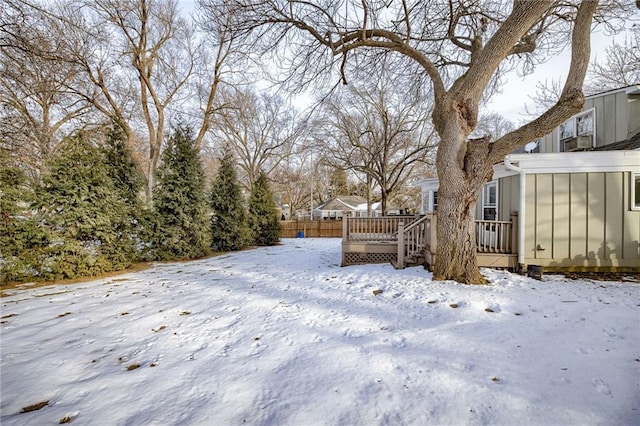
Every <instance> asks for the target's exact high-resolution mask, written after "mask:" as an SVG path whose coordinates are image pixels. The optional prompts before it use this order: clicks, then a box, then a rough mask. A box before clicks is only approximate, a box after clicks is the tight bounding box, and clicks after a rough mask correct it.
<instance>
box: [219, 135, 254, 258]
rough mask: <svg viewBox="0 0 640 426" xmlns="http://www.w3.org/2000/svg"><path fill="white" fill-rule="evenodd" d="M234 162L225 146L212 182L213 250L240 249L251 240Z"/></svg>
mask: <svg viewBox="0 0 640 426" xmlns="http://www.w3.org/2000/svg"><path fill="white" fill-rule="evenodd" d="M233 165H234V161H233V154H232V153H231V150H229V148H228V147H226V148H225V149H224V152H223V155H222V158H220V167H219V169H218V174H217V175H216V177H215V179H214V180H213V183H212V185H211V198H210V200H211V201H210V205H211V209H212V210H213V216H212V217H211V235H212V241H211V247H212V248H213V249H214V250H221V251H230V250H239V249H241V248H242V247H245V246H246V245H247V244H248V243H249V242H250V241H249V235H250V231H249V225H248V222H247V213H246V211H245V207H244V203H243V200H242V193H241V191H240V184H239V182H238V176H237V174H236V171H235V168H234V166H233Z"/></svg>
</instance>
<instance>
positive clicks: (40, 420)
mask: <svg viewBox="0 0 640 426" xmlns="http://www.w3.org/2000/svg"><path fill="white" fill-rule="evenodd" d="M340 242H341V241H340V239H288V240H283V244H282V245H280V246H276V247H268V248H260V249H255V250H251V251H244V252H237V253H232V254H227V255H224V256H220V257H213V258H210V259H205V260H200V261H195V262H189V263H171V264H157V265H155V266H153V267H151V268H150V269H147V270H145V271H141V272H132V273H127V274H124V275H119V276H116V277H111V278H105V279H100V280H96V281H89V282H85V283H80V284H72V285H59V286H49V287H40V288H31V289H30V288H28V287H25V288H24V289H20V290H11V291H10V295H9V296H7V297H4V298H2V299H1V300H0V301H1V304H2V315H1V316H2V325H1V338H2V343H1V349H2V363H1V377H0V379H1V380H0V384H1V387H2V389H1V397H2V400H1V404H0V409H1V417H0V423H2V425H7V426H8V425H27V424H32V425H42V424H57V423H58V422H60V421H71V423H72V424H86V425H98V424H99V425H147V424H153V425H169V424H176V425H177V424H181V425H188V424H189V425H240V424H251V425H374V424H380V425H405V424H406V425H410V424H411V425H414V424H423V425H424V424H456V425H458V424H471V425H473V424H504V425H515V424H519V425H522V424H545V425H551V424H554V425H559V424H563V425H564V424H576V425H586V424H601V425H614V424H620V425H631V424H636V425H637V424H640V325H639V324H640V284H638V283H629V282H594V281H589V280H585V281H573V280H568V279H566V278H564V277H561V276H545V277H544V280H543V281H542V282H541V281H535V280H532V279H528V278H526V277H522V276H519V275H514V274H510V273H508V272H502V271H490V270H487V271H485V273H486V275H487V276H488V277H489V278H490V280H491V284H490V285H488V286H467V285H461V284H457V283H453V282H432V281H431V279H430V277H431V274H430V273H428V272H427V271H425V270H424V269H422V268H411V269H405V270H401V271H398V270H394V269H393V268H392V267H391V266H390V265H365V266H355V267H347V268H341V267H340V266H339V262H340ZM379 291H381V292H379ZM374 292H375V293H376V294H375V295H374ZM38 403H40V406H42V408H39V406H34V405H36V404H38ZM45 403H46V405H44V404H45ZM25 408H27V409H28V410H32V411H28V410H25V411H28V412H25V413H22V412H21V411H23V409H25ZM37 408H39V409H37Z"/></svg>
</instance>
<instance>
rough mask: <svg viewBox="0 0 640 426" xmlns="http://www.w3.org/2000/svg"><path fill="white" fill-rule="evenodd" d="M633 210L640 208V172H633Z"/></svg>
mask: <svg viewBox="0 0 640 426" xmlns="http://www.w3.org/2000/svg"><path fill="white" fill-rule="evenodd" d="M631 210H640V173H631Z"/></svg>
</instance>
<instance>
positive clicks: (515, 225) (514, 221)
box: [511, 212, 518, 254]
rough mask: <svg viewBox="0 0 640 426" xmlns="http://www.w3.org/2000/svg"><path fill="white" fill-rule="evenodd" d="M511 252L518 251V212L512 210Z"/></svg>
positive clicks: (515, 252)
mask: <svg viewBox="0 0 640 426" xmlns="http://www.w3.org/2000/svg"><path fill="white" fill-rule="evenodd" d="M511 253H513V254H517V253H518V212H511Z"/></svg>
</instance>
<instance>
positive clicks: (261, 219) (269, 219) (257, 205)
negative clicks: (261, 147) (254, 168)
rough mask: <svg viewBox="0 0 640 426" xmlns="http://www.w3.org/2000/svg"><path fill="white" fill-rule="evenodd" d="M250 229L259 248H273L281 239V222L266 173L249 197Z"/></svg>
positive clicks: (261, 174) (257, 181)
mask: <svg viewBox="0 0 640 426" xmlns="http://www.w3.org/2000/svg"><path fill="white" fill-rule="evenodd" d="M249 227H250V228H251V232H252V237H253V244H255V245H258V246H272V245H275V244H277V243H278V241H279V238H280V221H279V220H278V213H277V211H276V204H275V202H274V200H273V193H272V192H271V190H270V189H269V183H268V182H267V177H266V176H265V174H264V172H262V171H261V172H260V174H259V175H258V178H257V179H256V181H255V182H254V184H253V188H252V190H251V195H250V196H249Z"/></svg>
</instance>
